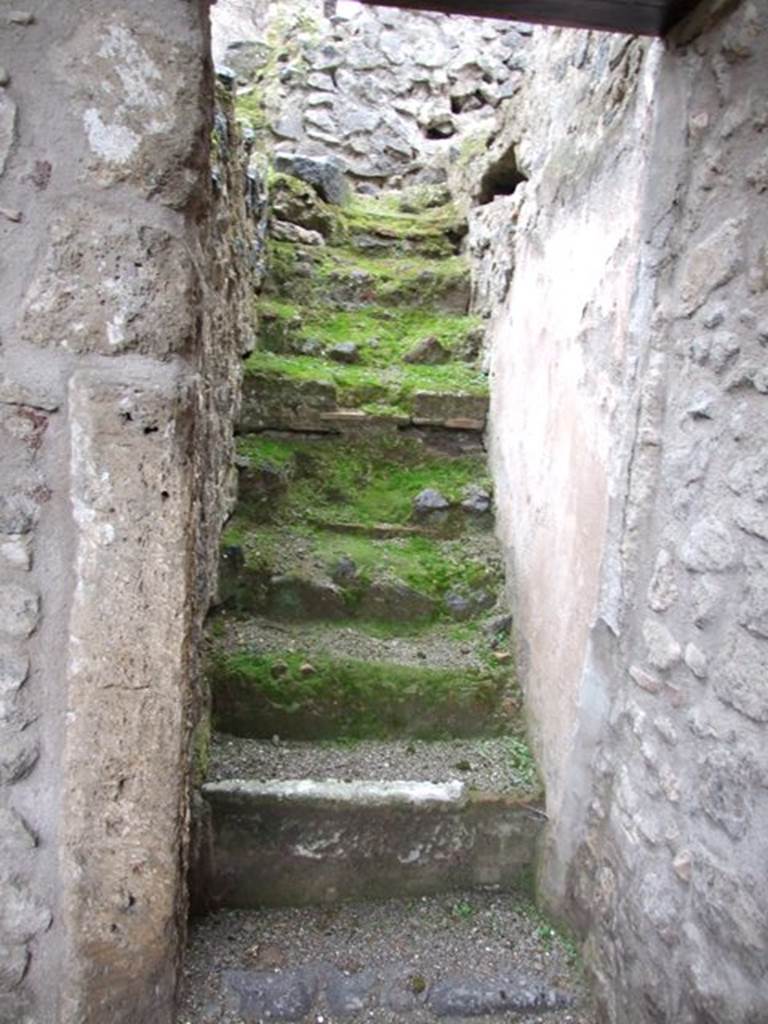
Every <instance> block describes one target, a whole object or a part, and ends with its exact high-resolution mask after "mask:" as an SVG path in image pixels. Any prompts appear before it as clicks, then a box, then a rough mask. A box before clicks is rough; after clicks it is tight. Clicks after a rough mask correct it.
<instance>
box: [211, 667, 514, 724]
mask: <svg viewBox="0 0 768 1024" xmlns="http://www.w3.org/2000/svg"><path fill="white" fill-rule="evenodd" d="M310 658H311V660H310ZM207 679H208V683H209V686H210V690H211V696H212V705H213V722H214V726H215V728H216V729H218V730H220V731H222V732H227V733H231V734H232V735H235V736H245V737H252V738H261V739H269V738H271V737H272V736H274V735H278V736H280V737H282V738H285V739H297V740H317V739H330V740H335V739H340V738H343V739H354V740H360V739H373V738H379V739H391V738H401V737H414V738H421V739H433V738H438V737H444V736H456V737H470V736H498V735H502V734H505V733H508V732H509V731H510V721H511V719H510V710H509V709H510V707H512V708H516V707H517V706H518V702H519V691H518V689H517V687H516V685H515V680H514V673H513V671H512V670H511V666H510V665H494V666H492V667H491V666H483V667H480V668H465V667H463V666H461V667H452V666H449V667H443V666H436V667H432V666H424V665H404V664H400V663H397V662H384V661H368V660H366V659H364V658H350V657H343V656H342V657H336V656H334V655H333V654H330V655H324V654H319V653H318V654H313V655H310V656H307V655H304V654H302V653H300V652H299V653H296V652H293V651H290V650H286V651H285V652H284V653H282V654H281V653H279V652H276V653H262V652H259V653H256V652H253V651H251V650H250V649H248V648H239V649H238V648H236V649H234V650H231V649H230V650H219V651H217V652H216V653H215V654H214V655H212V657H211V658H210V660H209V663H208V667H207Z"/></svg>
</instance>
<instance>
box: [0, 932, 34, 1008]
mask: <svg viewBox="0 0 768 1024" xmlns="http://www.w3.org/2000/svg"><path fill="white" fill-rule="evenodd" d="M28 962H29V952H28V951H27V947H26V945H24V944H23V943H22V944H18V945H6V944H5V943H4V942H3V941H2V940H1V939H0V992H10V991H11V990H12V989H14V988H16V987H17V986H18V985H19V984H20V983H21V981H22V980H23V978H24V975H25V973H26V970H27V964H28ZM0 1013H2V1004H0Z"/></svg>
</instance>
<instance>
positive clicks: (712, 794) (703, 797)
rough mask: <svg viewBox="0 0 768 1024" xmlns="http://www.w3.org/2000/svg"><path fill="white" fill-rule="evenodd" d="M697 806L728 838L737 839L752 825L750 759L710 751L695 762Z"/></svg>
mask: <svg viewBox="0 0 768 1024" xmlns="http://www.w3.org/2000/svg"><path fill="white" fill-rule="evenodd" d="M696 775H697V781H698V795H699V806H700V807H701V809H702V810H703V812H704V814H706V816H707V817H708V818H709V819H710V820H711V821H714V823H715V824H716V825H718V826H719V827H720V828H722V829H723V830H724V831H725V832H727V833H728V835H729V836H730V837H731V838H732V839H741V838H743V836H745V835H746V833H747V831H748V829H749V827H750V825H751V824H752V815H753V811H754V803H755V783H756V779H757V770H756V766H755V763H754V761H753V760H752V758H751V757H748V756H746V755H744V754H739V753H737V752H735V751H731V750H713V751H711V752H710V753H708V754H707V755H706V756H705V757H703V758H701V759H700V760H699V764H698V770H697V773H696Z"/></svg>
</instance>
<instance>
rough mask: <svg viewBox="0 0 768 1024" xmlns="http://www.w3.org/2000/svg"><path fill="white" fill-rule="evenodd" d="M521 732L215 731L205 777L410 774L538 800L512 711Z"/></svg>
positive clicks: (384, 777) (392, 778)
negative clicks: (312, 735)
mask: <svg viewBox="0 0 768 1024" xmlns="http://www.w3.org/2000/svg"><path fill="white" fill-rule="evenodd" d="M510 726H511V727H514V728H515V730H516V734H514V735H507V736H488V737H483V738H480V739H477V738H475V739H447V740H446V739H444V740H414V739H408V740H358V741H357V742H356V743H349V742H342V741H338V742H334V741H325V742H323V743H308V742H305V741H301V740H285V739H282V738H281V737H272V739H269V740H258V739H253V738H250V737H243V736H232V735H229V734H227V733H214V734H213V736H212V737H211V745H210V751H209V767H208V780H209V781H210V782H217V781H222V780H225V779H236V778H237V779H253V780H259V781H267V780H269V781H273V782H274V781H287V780H290V779H298V778H301V779H311V778H316V779H317V778H326V779H330V778H333V779H341V780H343V781H347V782H348V781H353V780H355V779H366V778H371V777H372V776H374V775H375V777H376V779H377V780H378V781H379V782H396V781H397V780H398V779H413V780H416V781H419V782H440V781H441V780H444V779H451V778H453V779H460V780H461V781H462V782H464V783H465V784H466V785H467V786H469V787H471V788H472V789H474V790H483V791H486V792H488V791H492V792H494V793H505V794H509V795H516V796H519V797H521V798H522V797H525V798H526V799H527V800H529V801H530V802H531V803H536V802H537V801H538V800H539V799H540V797H541V783H540V780H539V777H538V773H537V771H536V767H535V764H534V761H533V755H532V754H531V751H530V750H529V748H528V746H527V744H526V742H525V741H524V740H523V739H522V732H523V725H522V722H521V721H520V719H519V717H518V716H513V715H510Z"/></svg>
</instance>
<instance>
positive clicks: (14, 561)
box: [0, 533, 32, 570]
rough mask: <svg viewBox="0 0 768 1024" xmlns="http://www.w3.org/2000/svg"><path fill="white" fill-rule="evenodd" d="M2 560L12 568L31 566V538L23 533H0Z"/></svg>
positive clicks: (27, 567) (0, 555) (0, 559)
mask: <svg viewBox="0 0 768 1024" xmlns="http://www.w3.org/2000/svg"><path fill="white" fill-rule="evenodd" d="M0 561H2V562H4V563H5V564H6V565H7V566H10V567H11V568H12V569H22V570H25V569H29V568H31V566H32V548H31V546H30V543H29V538H28V537H24V536H23V535H21V534H13V533H10V534H8V533H6V534H0Z"/></svg>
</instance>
